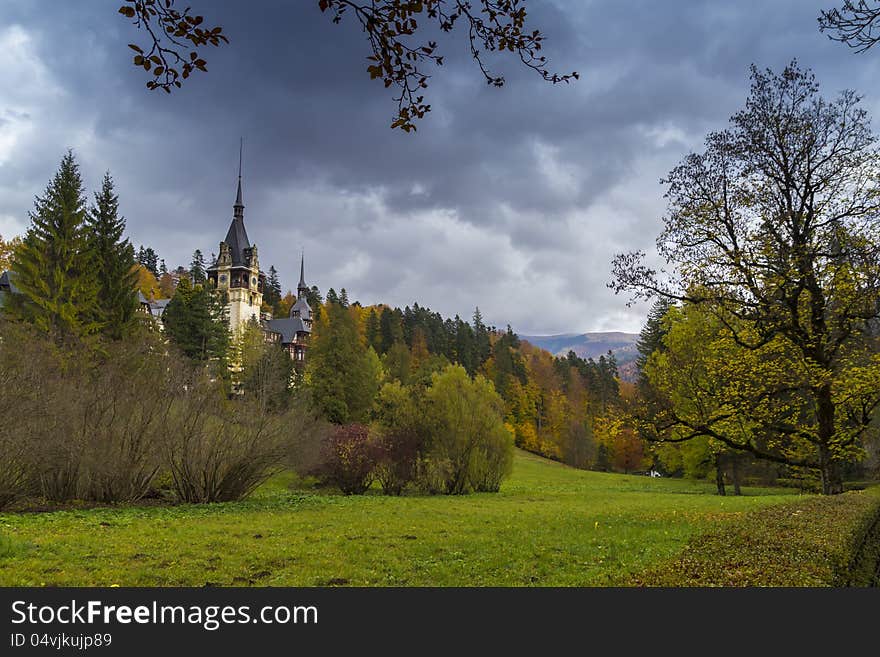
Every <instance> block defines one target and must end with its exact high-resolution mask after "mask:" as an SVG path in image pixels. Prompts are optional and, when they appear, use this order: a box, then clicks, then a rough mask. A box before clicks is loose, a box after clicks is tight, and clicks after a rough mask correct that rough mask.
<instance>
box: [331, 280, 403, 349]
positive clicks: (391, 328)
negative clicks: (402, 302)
mask: <svg viewBox="0 0 880 657" xmlns="http://www.w3.org/2000/svg"><path fill="white" fill-rule="evenodd" d="M327 295H328V296H329V295H330V293H329V292H328V293H327ZM402 319H403V313H401V312H400V309H395V310H391V309H390V308H383V309H382V314H381V315H380V316H379V336H380V346H381V349H380V353H383V354H384V353H387V352H388V350H389V349H391V345H393V344H394V343H395V342H403V341H404V340H403V326H402Z"/></svg>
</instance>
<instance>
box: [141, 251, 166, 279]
mask: <svg viewBox="0 0 880 657" xmlns="http://www.w3.org/2000/svg"><path fill="white" fill-rule="evenodd" d="M137 261H138V264H140V265H143V266H144V267H145V268H146V269H147V270H148V271H149V272H150V273H151V274H153V276H155V277H156V278H159V256H158V255H156V252H155V251H153V249H152V248H151V247H149V246H148V247H144V245H143V244H142V245H141V246H140V248H138V252H137ZM163 262H164V260H163Z"/></svg>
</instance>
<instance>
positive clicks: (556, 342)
mask: <svg viewBox="0 0 880 657" xmlns="http://www.w3.org/2000/svg"><path fill="white" fill-rule="evenodd" d="M519 337H520V338H521V339H522V340H525V341H526V342H529V343H531V344H533V345H535V346H536V347H540V348H541V349H546V350H547V351H549V352H550V353H551V354H553V355H555V356H565V354H567V353H568V352H569V350H571V351H574V353H576V354H577V355H578V356H580V357H581V358H592V359H594V360H596V359H598V358H599V356H602V355H604V354H607V353H608V351H609V350H611V353H613V354H614V357H615V358H616V359H617V364H618V366H619V369H620V377H621V378H622V379H623V380H625V381H632V380H633V379H634V377H635V373H636V371H635V359H636V357H637V356H638V355H639V352H638V351H637V350H636V341H637V340H638V339H639V335H638V333H622V332H620V331H612V332H608V333H562V334H560V335H521V336H519Z"/></svg>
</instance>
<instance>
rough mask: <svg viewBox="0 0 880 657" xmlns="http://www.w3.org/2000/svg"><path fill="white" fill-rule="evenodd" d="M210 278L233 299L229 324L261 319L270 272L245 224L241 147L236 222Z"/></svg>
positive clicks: (237, 326)
mask: <svg viewBox="0 0 880 657" xmlns="http://www.w3.org/2000/svg"><path fill="white" fill-rule="evenodd" d="M207 275H208V281H209V283H210V284H211V285H212V286H213V287H214V289H216V290H219V291H221V292H224V293H225V294H226V296H227V299H228V302H229V328H230V330H231V331H232V332H233V333H235V332H237V331H238V330H239V329H240V328H241V327H242V326H243V325H244V324H245V323H246V322H247V321H249V320H250V319H251V318H253V319H254V320H256V321H260V307H261V306H262V305H263V289H264V288H265V285H266V275H265V274H263V273H262V272H261V271H260V261H259V258H258V257H257V245H256V244H254V245H253V246H252V245H251V243H250V241H249V240H248V236H247V230H245V227H244V203H243V202H242V200H241V151H239V157H238V192H237V194H236V196H235V203H234V204H233V206H232V223H231V224H230V226H229V230H228V231H227V233H226V239H225V240H223V241H222V242H220V255H219V256H218V257H217V260H216V261H215V262H214V263H213V264H212V265H211V266H210V267H208V269H207Z"/></svg>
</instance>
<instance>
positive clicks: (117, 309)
mask: <svg viewBox="0 0 880 657" xmlns="http://www.w3.org/2000/svg"><path fill="white" fill-rule="evenodd" d="M86 221H87V224H88V248H89V250H90V252H91V255H92V256H93V259H94V269H93V271H94V276H95V279H96V282H97V283H98V286H99V287H98V298H97V317H96V319H97V321H98V322H100V323H101V325H102V326H103V330H104V332H105V333H106V334H107V335H109V336H110V337H112V338H114V339H117V340H118V339H120V338H122V337H123V336H124V335H125V333H126V332H127V331H128V329H129V328H130V327H131V325H132V320H133V319H134V316H135V315H134V314H135V311H136V310H137V307H138V301H137V288H138V273H137V270H136V269H135V260H134V247H133V246H132V245H131V243H130V242H129V241H128V240H127V239H123V233H124V231H125V218H123V217H120V216H119V197H118V196H117V195H116V194H115V193H114V187H113V179H112V178H111V177H110V174H109V173H106V174H104V180H103V181H102V183H101V191H100V192H99V193H96V194H95V204H94V205H93V206H92V207H91V208H90V210H89V215H88V218H87V220H86Z"/></svg>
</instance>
